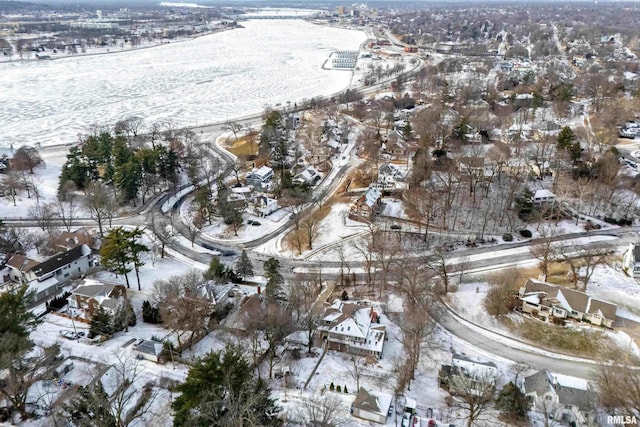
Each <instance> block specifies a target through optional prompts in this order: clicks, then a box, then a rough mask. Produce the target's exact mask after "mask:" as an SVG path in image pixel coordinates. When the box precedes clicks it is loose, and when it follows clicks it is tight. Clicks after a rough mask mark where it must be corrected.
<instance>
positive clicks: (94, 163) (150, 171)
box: [58, 131, 179, 205]
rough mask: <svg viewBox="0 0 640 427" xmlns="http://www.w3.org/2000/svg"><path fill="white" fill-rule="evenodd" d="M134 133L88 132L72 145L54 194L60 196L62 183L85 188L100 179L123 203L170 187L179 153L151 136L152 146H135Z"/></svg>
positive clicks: (177, 164) (172, 183)
mask: <svg viewBox="0 0 640 427" xmlns="http://www.w3.org/2000/svg"><path fill="white" fill-rule="evenodd" d="M136 137H137V135H132V137H129V138H127V136H125V134H124V133H116V134H112V133H110V132H106V131H103V132H100V133H99V134H97V135H89V136H88V137H86V138H85V139H84V140H83V141H82V142H81V144H80V146H79V147H77V146H76V147H72V148H71V150H69V154H68V155H67V161H66V162H65V164H64V166H63V167H62V173H61V174H60V178H59V187H58V194H59V197H61V198H64V194H65V186H68V185H69V184H68V183H72V184H73V186H74V187H75V188H76V189H79V190H87V189H88V188H89V185H90V183H92V182H96V181H99V182H102V183H104V184H106V185H108V186H110V187H112V190H113V192H114V193H116V194H117V195H118V198H119V200H120V201H122V202H123V203H128V202H132V203H134V205H135V203H136V202H137V200H138V197H141V199H142V203H144V202H145V200H146V197H147V196H149V195H150V194H155V193H156V192H157V191H159V190H162V189H166V188H174V187H175V186H176V185H177V182H178V170H179V156H178V153H177V152H176V151H175V150H174V149H173V148H167V147H166V146H164V145H162V144H158V143H156V141H154V140H152V146H151V147H146V146H141V147H136V146H134V144H133V142H132V141H133V140H134V138H136Z"/></svg>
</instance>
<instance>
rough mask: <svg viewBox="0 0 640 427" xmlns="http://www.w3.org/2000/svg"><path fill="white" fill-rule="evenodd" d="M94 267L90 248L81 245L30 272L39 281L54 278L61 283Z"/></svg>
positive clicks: (57, 255)
mask: <svg viewBox="0 0 640 427" xmlns="http://www.w3.org/2000/svg"><path fill="white" fill-rule="evenodd" d="M94 266H95V259H94V256H93V252H92V251H91V248H90V247H89V246H87V245H85V244H82V245H79V246H76V247H74V248H72V249H69V250H68V251H66V252H61V253H59V254H56V255H54V256H52V257H51V258H49V259H47V260H46V261H44V262H41V263H40V264H38V265H37V266H35V267H34V268H33V269H32V270H31V271H32V272H33V274H35V276H36V277H37V279H38V280H39V281H42V280H44V279H47V278H49V277H55V278H56V279H58V281H60V282H61V283H62V282H65V281H67V280H70V279H72V278H74V277H79V276H81V275H83V274H86V273H87V272H88V271H89V269H91V268H92V267H94Z"/></svg>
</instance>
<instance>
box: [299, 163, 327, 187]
mask: <svg viewBox="0 0 640 427" xmlns="http://www.w3.org/2000/svg"><path fill="white" fill-rule="evenodd" d="M321 179H322V175H320V174H319V173H318V171H317V170H315V169H314V168H312V167H309V168H306V169H305V170H303V171H302V172H300V173H299V174H298V175H296V177H295V178H294V179H293V182H295V183H298V184H309V185H310V186H314V185H316V184H317V183H318V181H320V180H321Z"/></svg>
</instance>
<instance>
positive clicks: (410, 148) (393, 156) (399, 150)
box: [378, 131, 417, 161]
mask: <svg viewBox="0 0 640 427" xmlns="http://www.w3.org/2000/svg"><path fill="white" fill-rule="evenodd" d="M416 150H417V144H416V143H415V141H407V140H405V139H404V137H403V136H402V135H401V134H400V133H399V131H392V132H390V133H389V135H388V137H387V140H386V141H384V142H383V143H382V145H381V146H380V150H379V151H378V153H379V154H378V158H379V159H382V160H385V161H390V160H407V159H408V158H410V157H412V156H413V154H414V153H415V152H416Z"/></svg>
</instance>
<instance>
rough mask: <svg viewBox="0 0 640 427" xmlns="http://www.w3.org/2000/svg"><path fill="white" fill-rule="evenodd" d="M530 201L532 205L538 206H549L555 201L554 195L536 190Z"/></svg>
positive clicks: (547, 191)
mask: <svg viewBox="0 0 640 427" xmlns="http://www.w3.org/2000/svg"><path fill="white" fill-rule="evenodd" d="M531 201H532V202H533V204H534V205H538V206H540V205H546V204H551V203H553V202H555V201H556V195H555V194H553V193H552V192H551V191H549V190H546V189H542V190H536V192H535V194H534V195H533V197H532V198H531Z"/></svg>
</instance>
